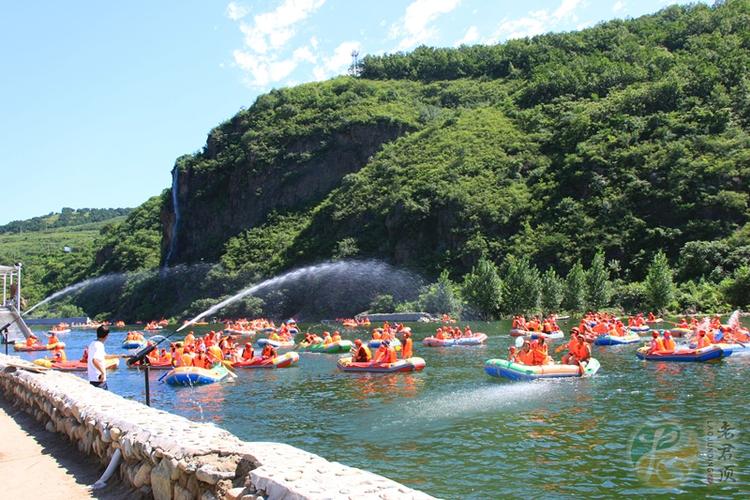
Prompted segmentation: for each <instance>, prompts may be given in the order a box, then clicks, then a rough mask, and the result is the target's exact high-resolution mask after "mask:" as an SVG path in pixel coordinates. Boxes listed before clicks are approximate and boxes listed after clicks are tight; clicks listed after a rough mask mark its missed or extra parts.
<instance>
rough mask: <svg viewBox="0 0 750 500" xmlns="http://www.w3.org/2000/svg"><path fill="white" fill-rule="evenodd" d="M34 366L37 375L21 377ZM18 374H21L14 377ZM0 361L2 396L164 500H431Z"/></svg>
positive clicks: (72, 379) (66, 377)
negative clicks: (115, 459) (114, 463)
mask: <svg viewBox="0 0 750 500" xmlns="http://www.w3.org/2000/svg"><path fill="white" fill-rule="evenodd" d="M24 364H25V365H27V366H29V368H32V369H33V370H35V371H28V370H25V369H19V368H15V367H17V366H20V365H24ZM14 366H15V367H14ZM38 368H39V367H36V366H35V365H31V364H30V363H25V362H22V361H21V360H20V358H17V357H11V356H5V355H2V354H0V389H1V390H2V392H3V393H4V398H5V399H6V400H8V401H13V402H14V403H15V404H16V405H17V406H20V407H21V408H22V409H23V410H24V411H26V412H27V413H29V414H30V415H32V416H33V418H35V419H36V420H37V421H39V422H40V423H41V424H43V425H44V426H45V428H46V429H47V430H48V431H57V432H58V433H59V434H62V435H63V436H67V437H68V438H70V440H71V441H72V442H73V443H75V445H76V447H77V448H78V450H80V451H81V452H82V453H83V454H85V455H86V456H88V457H89V458H90V460H93V461H94V462H95V463H97V462H98V463H99V464H100V466H101V467H103V466H105V465H107V464H110V462H111V460H112V457H117V456H121V457H122V458H121V461H120V462H119V465H118V467H117V471H118V472H119V478H120V480H121V481H122V483H123V484H124V485H125V486H126V487H128V488H129V490H130V491H131V492H135V490H138V492H139V493H140V494H142V495H144V496H146V497H150V496H153V498H155V499H157V500H162V499H164V500H172V499H175V500H177V499H179V500H183V499H184V500H187V499H201V500H211V499H216V498H229V499H233V500H236V499H239V498H242V499H243V500H258V499H259V498H263V499H266V498H268V499H275V498H279V499H280V498H299V499H301V498H332V497H333V498H350V499H357V500H359V499H362V498H373V499H374V498H380V499H390V498H393V499H396V498H398V499H408V498H413V499H420V500H421V499H429V498H433V497H431V496H429V495H427V494H426V493H423V492H421V491H417V490H413V489H411V488H409V487H407V486H404V485H402V484H400V483H397V482H395V481H393V480H390V479H387V478H385V477H383V476H379V475H377V474H374V473H372V472H369V471H366V470H361V469H357V468H354V467H349V466H346V465H343V464H340V463H338V462H329V461H328V460H326V459H325V458H322V457H320V456H318V455H315V454H312V453H308V452H306V451H304V450H301V449H298V448H295V447H293V446H289V445H286V444H281V443H273V442H247V441H242V440H240V439H239V438H238V437H236V436H235V435H233V434H231V433H230V432H228V431H226V430H224V429H221V428H219V427H217V426H215V425H213V424H208V423H198V422H193V421H190V420H188V419H186V418H184V417H181V416H178V415H174V414H172V413H169V412H166V411H162V410H157V409H154V408H151V407H148V406H145V405H143V404H141V403H140V402H137V401H133V400H129V399H125V398H123V397H121V396H119V395H117V394H114V393H112V392H109V391H103V390H101V389H97V388H95V387H93V386H91V385H90V384H88V383H87V382H86V381H84V380H83V379H81V378H79V377H76V376H75V375H72V374H69V373H62V372H57V371H54V370H49V371H43V372H42V373H39V371H38Z"/></svg>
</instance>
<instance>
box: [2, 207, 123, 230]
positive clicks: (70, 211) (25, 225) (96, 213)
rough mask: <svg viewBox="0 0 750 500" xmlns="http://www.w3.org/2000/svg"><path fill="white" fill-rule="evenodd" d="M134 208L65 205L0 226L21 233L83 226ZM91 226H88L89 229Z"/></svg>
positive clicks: (105, 219) (120, 214) (111, 217)
mask: <svg viewBox="0 0 750 500" xmlns="http://www.w3.org/2000/svg"><path fill="white" fill-rule="evenodd" d="M132 210H133V209H132V208H79V209H75V208H69V207H63V209H62V210H61V211H60V212H59V213H58V212H50V213H48V214H47V215H42V216H39V217H32V218H31V219H26V220H14V221H12V222H9V223H7V224H5V225H3V226H0V234H2V233H20V232H29V231H43V230H47V229H57V228H62V227H72V226H82V225H86V224H90V223H92V222H103V221H107V220H110V219H113V218H115V217H122V216H123V215H128V214H129V213H130V212H131V211H132ZM89 227H90V226H87V229H88V228H89Z"/></svg>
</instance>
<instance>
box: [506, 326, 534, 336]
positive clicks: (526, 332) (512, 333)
mask: <svg viewBox="0 0 750 500" xmlns="http://www.w3.org/2000/svg"><path fill="white" fill-rule="evenodd" d="M532 333H536V332H532V331H531V330H522V329H520V328H513V329H512V330H511V331H510V336H511V337H528V336H530V335H531V334H532Z"/></svg>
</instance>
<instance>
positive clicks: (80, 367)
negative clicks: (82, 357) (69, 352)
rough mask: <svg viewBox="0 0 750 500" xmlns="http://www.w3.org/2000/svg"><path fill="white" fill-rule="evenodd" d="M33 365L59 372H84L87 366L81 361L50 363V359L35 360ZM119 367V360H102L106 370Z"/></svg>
mask: <svg viewBox="0 0 750 500" xmlns="http://www.w3.org/2000/svg"><path fill="white" fill-rule="evenodd" d="M34 364H35V365H39V366H44V367H45V368H52V369H53V370H60V371H63V372H85V371H86V370H88V365H87V364H86V363H85V362H83V361H57V362H56V361H52V360H50V359H35V360H34ZM118 366H120V358H111V359H105V360H104V367H105V368H106V369H107V370H114V369H116V368H117V367H118Z"/></svg>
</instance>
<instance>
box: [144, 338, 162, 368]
mask: <svg viewBox="0 0 750 500" xmlns="http://www.w3.org/2000/svg"><path fill="white" fill-rule="evenodd" d="M151 343H152V344H153V342H151ZM146 358H148V362H149V363H150V364H152V365H156V364H159V349H154V350H153V351H151V352H149V353H148V354H146Z"/></svg>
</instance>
